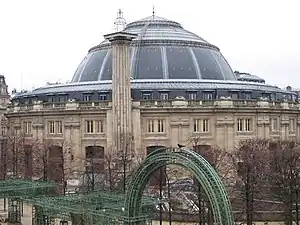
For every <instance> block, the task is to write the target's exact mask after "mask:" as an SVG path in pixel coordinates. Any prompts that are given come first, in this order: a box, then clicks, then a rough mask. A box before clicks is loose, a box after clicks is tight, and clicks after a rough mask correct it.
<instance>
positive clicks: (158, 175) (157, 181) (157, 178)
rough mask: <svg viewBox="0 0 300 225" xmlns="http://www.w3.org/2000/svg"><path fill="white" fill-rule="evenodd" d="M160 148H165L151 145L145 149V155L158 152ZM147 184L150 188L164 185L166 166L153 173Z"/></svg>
mask: <svg viewBox="0 0 300 225" xmlns="http://www.w3.org/2000/svg"><path fill="white" fill-rule="evenodd" d="M160 148H165V147H164V146H159V145H157V146H156V145H152V146H148V147H147V148H146V150H147V155H148V154H150V153H151V152H153V151H155V150H158V149H160ZM149 184H150V185H151V186H159V185H165V184H166V166H164V167H161V168H159V169H158V170H157V171H155V173H154V174H153V176H152V178H151V179H150V182H149Z"/></svg>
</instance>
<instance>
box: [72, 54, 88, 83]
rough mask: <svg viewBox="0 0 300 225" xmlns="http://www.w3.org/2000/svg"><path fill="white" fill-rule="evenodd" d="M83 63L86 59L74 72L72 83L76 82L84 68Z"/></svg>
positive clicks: (83, 61) (84, 61)
mask: <svg viewBox="0 0 300 225" xmlns="http://www.w3.org/2000/svg"><path fill="white" fill-rule="evenodd" d="M85 63H86V58H85V59H83V60H82V62H81V63H80V64H79V66H78V68H77V70H76V72H75V74H74V76H73V79H72V82H78V80H79V77H80V74H81V71H82V69H83V68H84V65H85Z"/></svg>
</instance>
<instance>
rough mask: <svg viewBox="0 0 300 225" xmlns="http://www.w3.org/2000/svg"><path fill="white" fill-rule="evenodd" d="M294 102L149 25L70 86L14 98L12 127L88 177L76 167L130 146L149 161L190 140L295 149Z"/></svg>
mask: <svg viewBox="0 0 300 225" xmlns="http://www.w3.org/2000/svg"><path fill="white" fill-rule="evenodd" d="M297 98H298V96H297V94H296V93H295V92H293V91H291V90H285V89H280V88H278V87H275V86H272V85H268V84H266V83H265V81H264V79H262V78H259V77H257V76H254V75H251V74H246V73H239V72H236V73H234V72H233V70H232V69H231V67H230V65H229V64H228V62H227V61H226V59H225V57H224V56H223V55H222V53H221V52H220V49H219V48H218V47H217V46H215V45H213V44H210V43H209V42H207V41H206V40H204V39H203V38H201V37H199V36H198V35H196V34H194V33H192V32H190V31H187V30H185V29H184V28H183V27H182V25H181V24H180V23H178V22H175V21H171V20H168V19H164V18H161V17H157V16H155V15H153V16H150V17H147V18H144V19H141V20H138V21H134V22H132V23H129V24H127V26H126V27H125V29H124V30H123V31H121V32H116V33H114V34H109V35H106V36H105V40H104V41H103V42H102V43H100V44H99V45H97V46H95V47H92V48H91V49H90V50H89V51H88V54H87V56H86V57H84V59H83V60H82V62H81V63H80V64H79V66H78V68H77V69H76V71H75V74H74V75H73V78H72V81H71V82H70V83H67V84H56V85H48V86H45V87H40V88H37V89H35V90H33V91H31V92H22V93H17V94H16V95H15V96H14V98H13V99H12V102H11V106H10V108H9V111H8V112H7V114H6V117H7V118H8V119H9V132H11V133H14V134H24V136H25V138H26V140H36V139H41V140H52V141H54V142H56V143H60V144H61V146H62V148H63V147H64V146H68V147H67V149H68V152H69V153H70V154H71V155H72V157H71V158H72V160H71V162H72V163H73V164H74V165H73V166H74V168H84V165H83V163H82V162H79V161H77V160H76V159H84V158H88V157H91V155H93V154H89V152H91V151H94V150H95V149H97V151H98V152H101V154H99V155H98V156H97V157H99V158H101V157H102V158H103V155H104V154H105V153H107V152H109V151H113V149H114V148H116V149H118V148H120V147H121V148H124V143H125V144H126V146H129V145H130V146H132V148H133V149H134V150H135V152H136V153H138V154H141V155H146V154H147V149H148V150H149V149H151V146H177V144H183V145H188V144H189V143H190V140H191V138H192V137H194V136H199V137H200V142H201V143H203V144H208V145H218V146H219V147H221V148H224V149H227V150H233V149H234V147H235V145H236V143H237V142H238V141H239V140H241V139H245V138H249V137H255V136H259V137H261V138H282V139H298V138H299V131H300V130H299V125H300V119H299V118H300V117H299V104H298V102H297ZM122 146H123V147H122ZM93 149H94V150H93ZM93 157H96V156H93Z"/></svg>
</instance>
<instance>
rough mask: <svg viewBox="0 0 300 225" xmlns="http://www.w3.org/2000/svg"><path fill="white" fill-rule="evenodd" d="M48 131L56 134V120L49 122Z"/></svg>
mask: <svg viewBox="0 0 300 225" xmlns="http://www.w3.org/2000/svg"><path fill="white" fill-rule="evenodd" d="M48 133H49V134H55V122H54V121H49V122H48Z"/></svg>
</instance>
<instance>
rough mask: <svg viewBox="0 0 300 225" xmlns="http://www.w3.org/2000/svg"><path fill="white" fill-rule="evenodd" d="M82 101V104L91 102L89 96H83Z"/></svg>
mask: <svg viewBox="0 0 300 225" xmlns="http://www.w3.org/2000/svg"><path fill="white" fill-rule="evenodd" d="M83 101H84V102H89V101H91V95H83Z"/></svg>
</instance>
